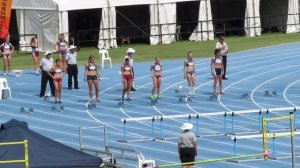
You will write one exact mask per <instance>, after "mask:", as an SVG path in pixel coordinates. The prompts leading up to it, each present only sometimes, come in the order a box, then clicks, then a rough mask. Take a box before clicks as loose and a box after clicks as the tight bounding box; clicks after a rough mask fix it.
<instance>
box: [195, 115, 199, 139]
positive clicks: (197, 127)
mask: <svg viewBox="0 0 300 168" xmlns="http://www.w3.org/2000/svg"><path fill="white" fill-rule="evenodd" d="M196 129H197V135H196V136H197V137H200V135H199V115H198V114H197V117H196Z"/></svg>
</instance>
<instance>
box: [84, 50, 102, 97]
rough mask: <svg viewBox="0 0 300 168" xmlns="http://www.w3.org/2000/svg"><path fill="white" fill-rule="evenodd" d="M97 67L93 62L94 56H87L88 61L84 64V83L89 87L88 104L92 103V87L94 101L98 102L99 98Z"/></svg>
mask: <svg viewBox="0 0 300 168" xmlns="http://www.w3.org/2000/svg"><path fill="white" fill-rule="evenodd" d="M99 80H100V74H99V67H98V65H97V64H96V62H95V56H93V55H91V56H89V61H88V63H87V64H85V73H84V81H87V83H88V87H89V96H90V99H89V102H92V101H93V85H94V88H95V94H96V101H97V102H100V98H99Z"/></svg>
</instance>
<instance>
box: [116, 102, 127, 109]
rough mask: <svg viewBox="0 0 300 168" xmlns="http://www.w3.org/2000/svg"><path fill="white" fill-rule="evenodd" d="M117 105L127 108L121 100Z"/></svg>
mask: <svg viewBox="0 0 300 168" xmlns="http://www.w3.org/2000/svg"><path fill="white" fill-rule="evenodd" d="M117 107H119V108H126V106H125V103H124V101H121V102H119V103H118V104H117Z"/></svg>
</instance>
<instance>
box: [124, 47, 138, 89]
mask: <svg viewBox="0 0 300 168" xmlns="http://www.w3.org/2000/svg"><path fill="white" fill-rule="evenodd" d="M134 53H135V50H134V49H133V48H128V49H127V55H126V56H125V57H124V62H125V59H126V58H128V59H129V65H130V66H131V67H132V74H133V79H132V87H131V91H136V90H135V89H134V88H133V86H134V70H133V54H134Z"/></svg>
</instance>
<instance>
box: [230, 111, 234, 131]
mask: <svg viewBox="0 0 300 168" xmlns="http://www.w3.org/2000/svg"><path fill="white" fill-rule="evenodd" d="M231 133H232V134H234V112H232V114H231Z"/></svg>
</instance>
